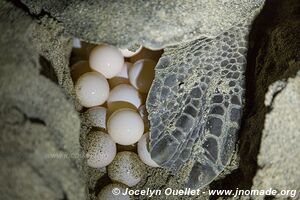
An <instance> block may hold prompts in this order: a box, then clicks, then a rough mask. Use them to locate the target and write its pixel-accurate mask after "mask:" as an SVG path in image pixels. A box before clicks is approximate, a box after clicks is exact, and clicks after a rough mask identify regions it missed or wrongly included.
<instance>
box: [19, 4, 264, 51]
mask: <svg viewBox="0 0 300 200" xmlns="http://www.w3.org/2000/svg"><path fill="white" fill-rule="evenodd" d="M22 2H23V3H24V4H26V5H27V6H28V8H29V9H30V11H31V12H32V13H34V14H35V15H39V14H40V13H43V12H44V13H45V12H46V13H49V14H50V15H51V16H53V17H54V18H55V19H57V20H58V21H60V22H62V23H63V25H64V27H66V30H67V31H68V32H69V33H71V34H72V35H75V36H76V37H78V38H81V39H83V40H86V41H93V42H97V43H100V42H105V43H109V44H113V45H118V46H122V47H126V46H127V47H129V46H130V45H131V44H136V43H137V44H142V45H144V46H146V47H149V48H153V49H159V48H163V47H165V46H169V45H174V44H178V43H182V42H187V41H193V40H195V39H198V38H200V37H208V36H216V35H218V34H219V33H221V32H223V31H224V30H227V29H228V28H230V27H232V26H233V25H234V24H236V23H239V22H241V21H242V20H243V19H246V18H247V17H248V16H249V15H251V14H252V13H253V11H254V10H256V9H257V7H259V6H261V5H262V4H263V2H264V0H201V1H193V0H188V1H181V0H174V1H160V0H150V1H143V0H138V1H133V0H130V1H128V0H121V1H117V0H113V1H106V0H102V1H97V2H95V1H92V0H88V1H80V0H72V1H61V0H55V1H53V0H47V1H31V0H22Z"/></svg>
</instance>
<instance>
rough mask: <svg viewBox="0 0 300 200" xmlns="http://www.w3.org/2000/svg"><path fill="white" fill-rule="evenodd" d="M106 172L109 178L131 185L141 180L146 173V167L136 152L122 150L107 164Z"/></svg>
mask: <svg viewBox="0 0 300 200" xmlns="http://www.w3.org/2000/svg"><path fill="white" fill-rule="evenodd" d="M107 173H108V176H109V178H110V179H111V180H113V181H116V182H119V183H123V184H125V185H127V186H129V187H132V186H135V185H137V184H138V183H139V182H140V181H141V180H142V178H143V176H144V175H145V174H146V167H145V165H144V163H143V162H142V161H141V160H140V159H139V157H138V155H137V154H136V153H133V152H130V151H122V152H119V153H118V154H117V155H116V157H115V159H114V160H113V162H112V163H111V164H110V165H108V167H107Z"/></svg>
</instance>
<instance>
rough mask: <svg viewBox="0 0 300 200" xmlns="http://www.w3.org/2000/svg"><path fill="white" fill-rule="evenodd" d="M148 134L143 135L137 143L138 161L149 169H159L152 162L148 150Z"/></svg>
mask: <svg viewBox="0 0 300 200" xmlns="http://www.w3.org/2000/svg"><path fill="white" fill-rule="evenodd" d="M148 144H149V133H145V134H144V135H143V136H142V137H141V139H140V140H139V142H138V145H137V151H138V155H139V157H140V159H141V160H142V161H143V162H144V163H145V164H146V165H148V166H150V167H159V165H158V164H157V163H156V162H155V161H154V160H152V158H151V155H150V153H149V150H148Z"/></svg>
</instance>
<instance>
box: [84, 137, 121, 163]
mask: <svg viewBox="0 0 300 200" xmlns="http://www.w3.org/2000/svg"><path fill="white" fill-rule="evenodd" d="M116 153H117V146H116V143H115V142H114V141H113V140H112V139H111V137H110V136H109V135H108V134H106V133H104V132H101V131H92V132H90V133H89V135H88V136H87V153H86V157H87V165H88V166H90V167H93V168H101V167H105V166H107V165H109V164H110V163H111V162H112V161H113V159H114V158H115V156H116Z"/></svg>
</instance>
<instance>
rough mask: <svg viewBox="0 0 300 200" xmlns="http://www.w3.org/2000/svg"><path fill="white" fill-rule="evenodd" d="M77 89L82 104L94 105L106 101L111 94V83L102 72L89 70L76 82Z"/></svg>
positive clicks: (86, 105)
mask: <svg viewBox="0 0 300 200" xmlns="http://www.w3.org/2000/svg"><path fill="white" fill-rule="evenodd" d="M75 91H76V96H77V98H78V100H79V102H80V104H81V105H83V106H85V107H93V106H98V105H101V104H103V103H104V102H105V101H106V99H107V98H108V95H109V85H108V82H107V80H106V79H105V77H104V76H103V75H101V74H100V73H98V72H87V73H85V74H83V75H82V76H81V77H80V78H79V79H78V81H77V82H76V84H75Z"/></svg>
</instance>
